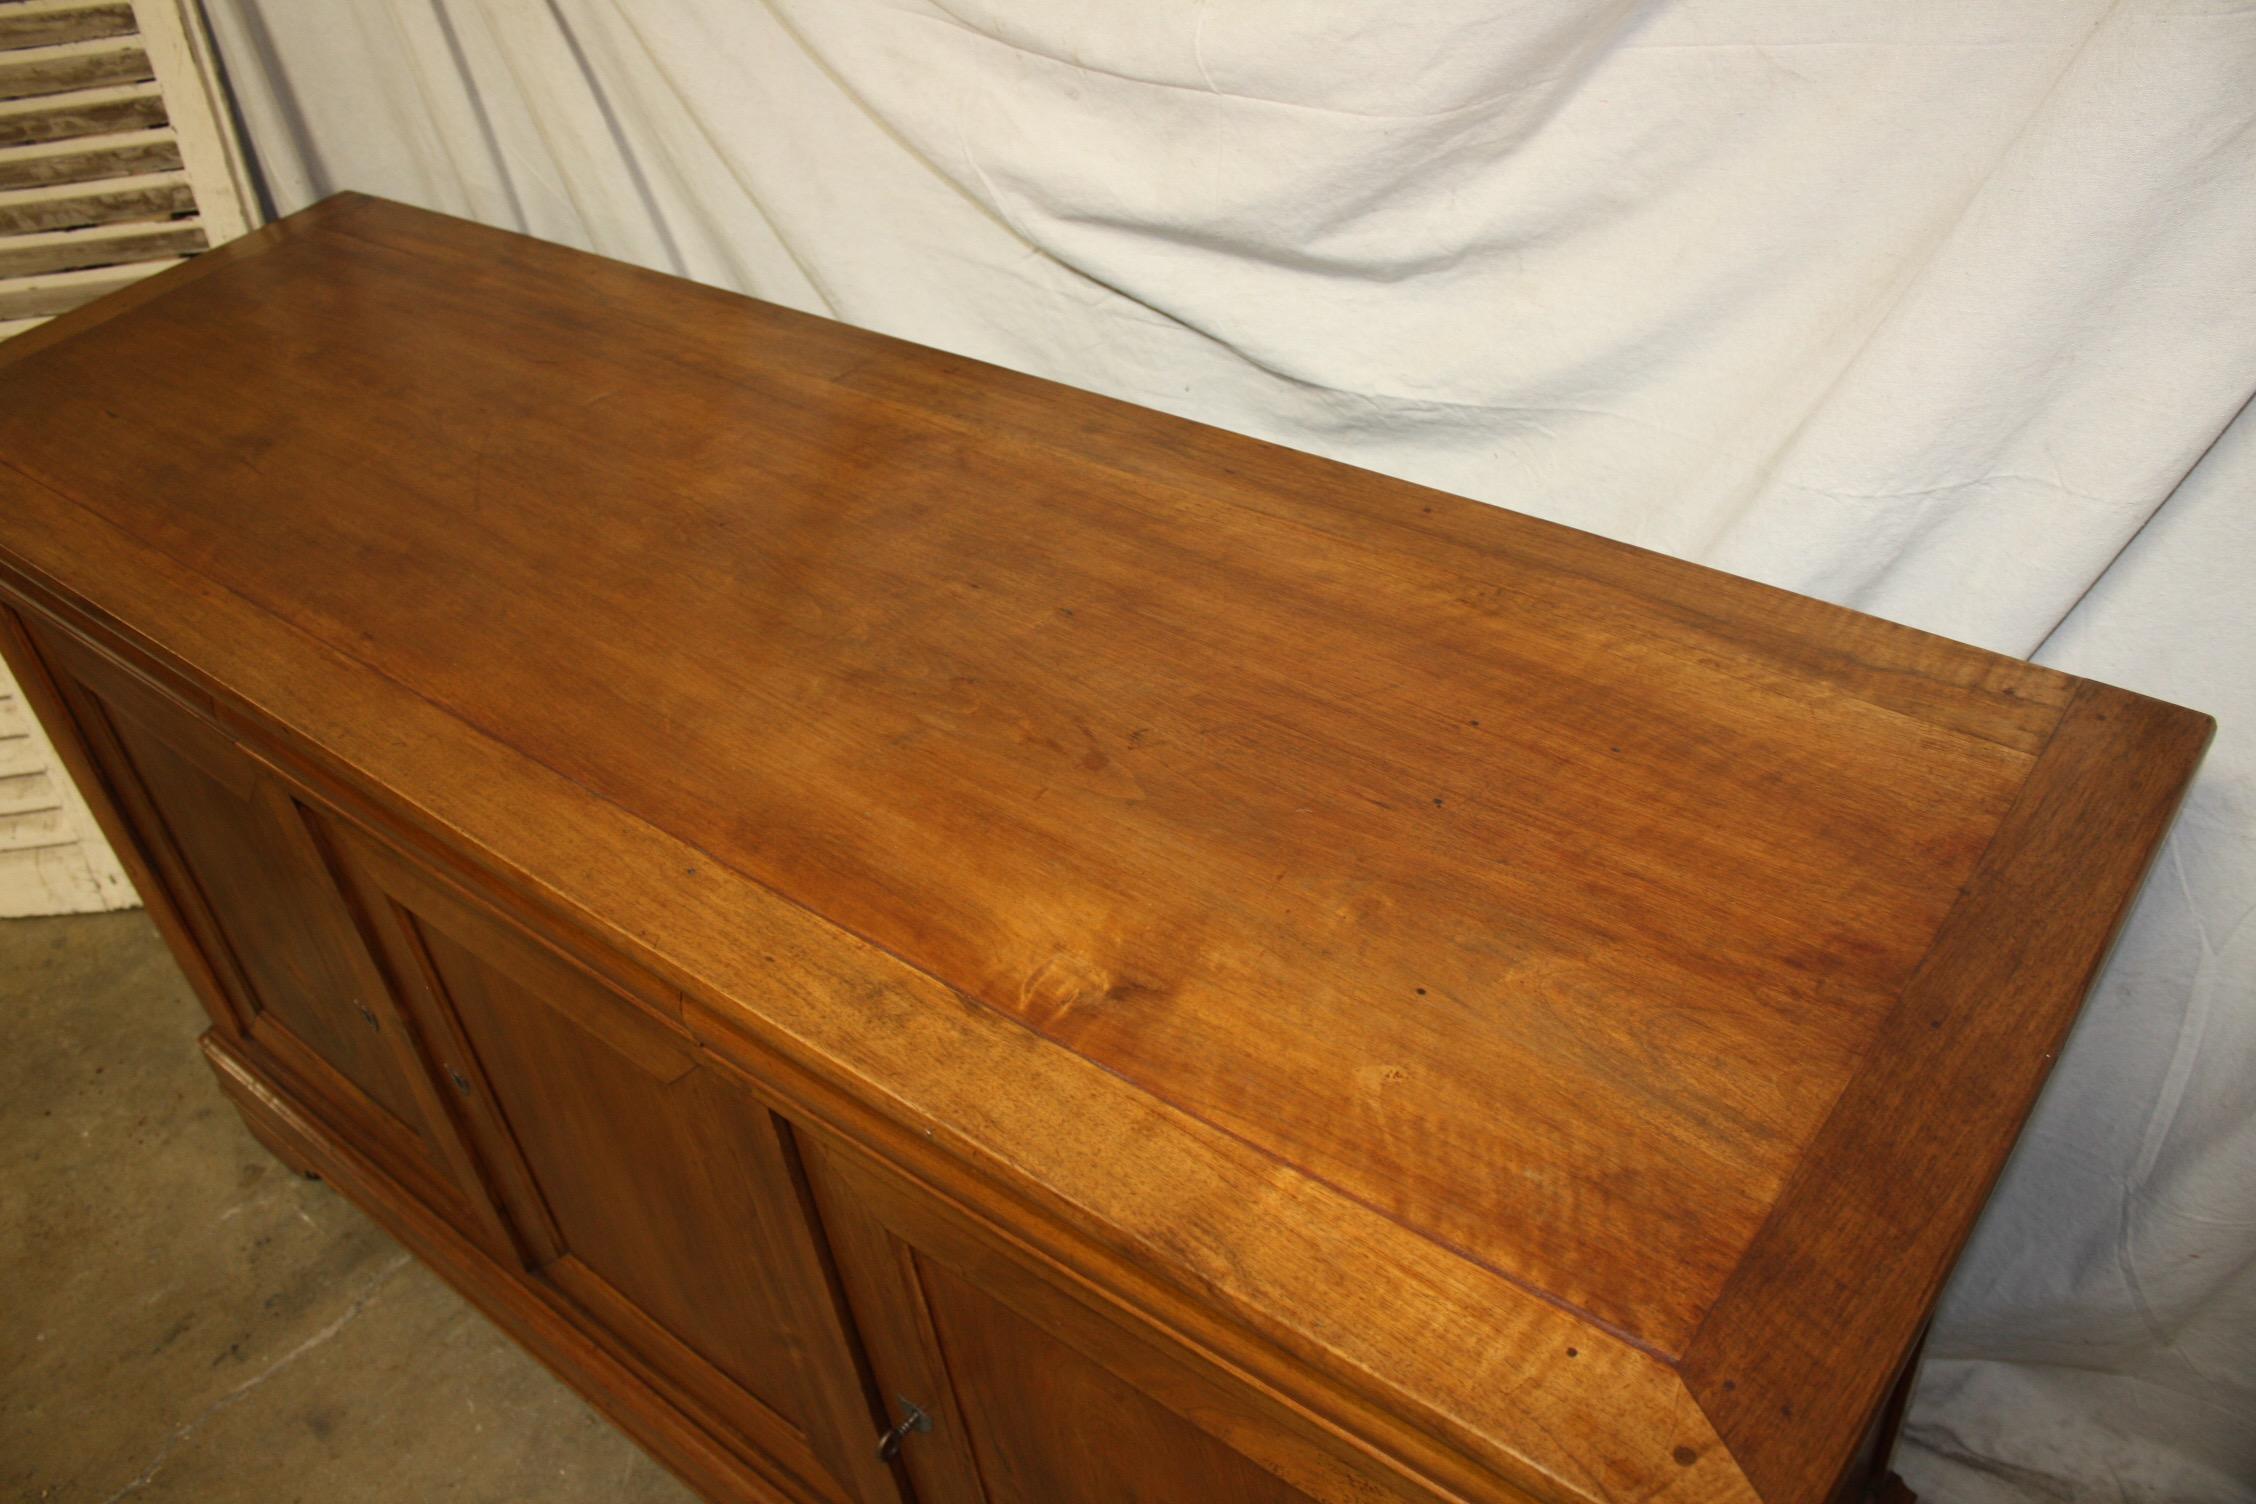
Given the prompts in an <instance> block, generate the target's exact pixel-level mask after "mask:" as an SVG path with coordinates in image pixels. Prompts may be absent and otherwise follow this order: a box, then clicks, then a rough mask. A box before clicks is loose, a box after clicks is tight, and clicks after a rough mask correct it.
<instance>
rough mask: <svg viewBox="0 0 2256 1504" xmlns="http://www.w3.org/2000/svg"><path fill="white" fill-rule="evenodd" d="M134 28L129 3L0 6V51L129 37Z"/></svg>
mask: <svg viewBox="0 0 2256 1504" xmlns="http://www.w3.org/2000/svg"><path fill="white" fill-rule="evenodd" d="M137 30H139V28H138V27H137V26H135V25H134V22H133V7H132V6H131V5H129V4H127V5H120V4H116V3H109V4H100V5H82V4H75V3H72V4H32V5H11V6H8V7H6V8H5V9H0V51H14V50H16V49H18V48H22V47H51V46H53V45H55V44H56V43H58V42H88V41H93V40H96V39H97V38H101V37H129V36H132V35H133V34H134V32H135V31H137Z"/></svg>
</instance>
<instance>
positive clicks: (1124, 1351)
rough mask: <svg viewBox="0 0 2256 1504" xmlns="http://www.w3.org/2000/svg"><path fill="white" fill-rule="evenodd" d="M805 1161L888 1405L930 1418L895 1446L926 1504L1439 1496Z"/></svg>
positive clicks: (854, 1161)
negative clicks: (1318, 1441)
mask: <svg viewBox="0 0 2256 1504" xmlns="http://www.w3.org/2000/svg"><path fill="white" fill-rule="evenodd" d="M806 1162H807V1167H808V1172H809V1175H810V1178H811V1179H812V1182H813V1184H814V1187H815V1190H816V1193H817V1200H818V1203H819V1206H820V1211H821V1215H822V1218H823V1225H824V1230H825V1232H826V1234H827V1235H828V1237H829V1239H830V1244H831V1247H832V1248H833V1249H834V1251H835V1253H836V1256H837V1259H838V1266H839V1273H840V1276H841V1278H842V1280H843V1282H844V1284H845V1287H846V1289H847V1292H848V1295H849V1296H850V1298H851V1300H852V1302H853V1306H854V1313H855V1317H856V1319H857V1321H858V1322H859V1323H860V1325H861V1328H862V1330H863V1331H864V1332H865V1333H867V1334H868V1339H869V1344H870V1359H871V1364H872V1367H873V1368H874V1369H875V1370H876V1373H875V1377H876V1378H877V1380H878V1383H879V1385H880V1387H881V1391H882V1393H883V1394H884V1395H885V1397H886V1399H887V1401H888V1403H889V1404H891V1405H892V1406H893V1407H894V1410H895V1413H896V1414H901V1413H904V1412H905V1411H906V1409H907V1407H908V1406H911V1405H913V1406H915V1407H916V1408H917V1409H918V1410H921V1411H923V1412H925V1413H926V1414H928V1415H929V1416H930V1418H931V1425H930V1428H929V1429H928V1430H920V1431H917V1432H914V1433H912V1434H911V1435H909V1436H908V1437H907V1438H906V1440H905V1442H904V1444H903V1448H902V1461H903V1463H904V1464H905V1465H906V1467H907V1469H908V1471H909V1474H910V1477H911V1479H912V1480H913V1481H914V1484H915V1487H916V1493H917V1497H918V1499H919V1500H921V1501H924V1504H1203V1501H1206V1500H1213V1499H1228V1500H1231V1501H1232V1504H1311V1501H1313V1500H1323V1501H1346V1500H1354V1501H1359V1504H1376V1501H1380V1500H1395V1499H1419V1500H1427V1499H1430V1498H1431V1497H1432V1496H1431V1495H1430V1494H1429V1493H1427V1492H1426V1491H1424V1490H1422V1489H1419V1488H1416V1487H1410V1486H1406V1485H1405V1484H1404V1483H1403V1481H1402V1480H1401V1479H1400V1478H1399V1476H1397V1477H1393V1478H1380V1477H1376V1476H1374V1475H1373V1474H1372V1473H1371V1472H1370V1471H1369V1470H1368V1462H1367V1459H1356V1460H1350V1459H1344V1458H1343V1456H1342V1455H1338V1454H1328V1453H1327V1452H1326V1451H1325V1450H1324V1449H1323V1448H1322V1447H1320V1446H1316V1445H1312V1444H1310V1443H1309V1442H1308V1441H1307V1440H1306V1439H1305V1438H1303V1437H1300V1436H1296V1435H1295V1434H1293V1433H1292V1432H1291V1431H1290V1429H1289V1428H1287V1427H1284V1426H1281V1425H1279V1424H1277V1421H1278V1417H1277V1416H1276V1415H1275V1414H1274V1413H1265V1407H1264V1406H1263V1404H1262V1403H1261V1402H1260V1401H1259V1400H1257V1399H1256V1398H1255V1397H1254V1396H1252V1395H1250V1394H1249V1393H1247V1392H1246V1391H1245V1390H1244V1389H1243V1387H1242V1386H1240V1385H1238V1384H1235V1383H1232V1382H1229V1381H1227V1380H1224V1379H1222V1378H1221V1377H1220V1376H1218V1375H1216V1374H1214V1373H1213V1372H1211V1371H1201V1370H1200V1368H1199V1367H1198V1366H1197V1365H1195V1364H1193V1363H1191V1362H1187V1361H1186V1360H1185V1359H1184V1357H1183V1356H1182V1355H1181V1354H1180V1353H1177V1352H1171V1351H1167V1350H1165V1344H1164V1343H1163V1342H1162V1341H1161V1340H1160V1339H1158V1338H1157V1336H1156V1334H1152V1333H1148V1332H1146V1333H1138V1332H1136V1331H1133V1330H1131V1329H1130V1328H1129V1327H1127V1326H1125V1325H1120V1324H1116V1323H1115V1322H1114V1321H1113V1320H1112V1319H1111V1318H1109V1317H1105V1316H1100V1315H1097V1314H1096V1313H1095V1312H1093V1311H1092V1310H1091V1309H1090V1308H1089V1307H1087V1306H1086V1305H1084V1304H1082V1303H1081V1302H1080V1301H1079V1300H1078V1299H1077V1297H1075V1296H1073V1295H1071V1294H1068V1293H1066V1291H1065V1290H1064V1288H1062V1286H1061V1285H1059V1284H1053V1283H1051V1282H1049V1281H1047V1280H1045V1279H1042V1278H1039V1277H1037V1276H1035V1275H1033V1274H1031V1273H1030V1272H1028V1270H1027V1268H1026V1267H1025V1266H1024V1265H1022V1264H1020V1263H1018V1262H1016V1261H1015V1260H1014V1258H1013V1257H1012V1256H1011V1255H1009V1254H1007V1253H1005V1252H1003V1251H1001V1249H1000V1248H998V1247H997V1246H996V1245H993V1244H990V1243H988V1242H986V1241H985V1240H984V1239H983V1238H982V1237H981V1236H980V1235H979V1234H977V1233H976V1232H975V1231H973V1230H972V1229H971V1227H970V1225H969V1224H968V1223H964V1222H962V1221H960V1220H959V1219H958V1218H957V1217H956V1216H955V1215H954V1214H952V1213H950V1212H948V1211H946V1210H944V1209H943V1208H942V1207H941V1206H940V1204H939V1203H937V1202H936V1201H933V1200H931V1199H930V1198H927V1197H924V1196H922V1195H921V1194H920V1193H918V1192H916V1191H914V1190H913V1189H911V1188H909V1187H907V1186H906V1184H905V1183H904V1182H901V1181H898V1180H896V1179H894V1178H893V1177H892V1176H891V1175H890V1174H886V1173H881V1172H878V1171H876V1170H874V1169H873V1168H872V1167H871V1166H870V1165H868V1164H866V1163H864V1162H862V1161H861V1160H860V1158H859V1157H858V1156H856V1155H854V1154H852V1153H851V1152H841V1151H839V1150H836V1149H834V1148H832V1147H831V1146H830V1145H829V1144H827V1143H824V1144H819V1145H815V1146H811V1147H809V1148H808V1150H807V1151H806Z"/></svg>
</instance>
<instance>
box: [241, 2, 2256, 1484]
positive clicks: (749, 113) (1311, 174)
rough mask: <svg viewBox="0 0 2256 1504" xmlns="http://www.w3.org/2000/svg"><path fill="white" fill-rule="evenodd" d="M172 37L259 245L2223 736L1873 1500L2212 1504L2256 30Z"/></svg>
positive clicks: (1706, 11) (435, 8)
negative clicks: (1788, 606) (1163, 456)
mask: <svg viewBox="0 0 2256 1504" xmlns="http://www.w3.org/2000/svg"><path fill="white" fill-rule="evenodd" d="M209 8H210V11H211V15H212V20H213V23H214V27H215V30H216V31H217V33H218V36H219V39H220V42H221V46H222V52H223V55H224V58H225V60H226V63H227V66H228V68H229V70H230V72H231V75H232V78H233V82H234V84H235V86H236V88H237V90H238V91H239V94H240V98H241V103H242V108H243V113H244V116H245V119H246V121H247V124H248V128H249V134H250V136H251V138H252V141H253V143H254V144H255V147H256V150H257V151H258V153H259V155H260V157H261V159H262V160H263V162H264V165H265V167H266V169H267V171H268V173H269V175H270V177H271V180H272V183H273V186H274V190H275V196H276V198H277V200H278V203H279V206H280V207H281V208H282V209H284V210H288V209H293V208H296V207H299V206H301V205H303V204H305V203H307V202H309V201H310V200H312V199H313V198H315V197H317V196H319V195H320V194H322V193H325V192H327V191H329V190H331V189H336V188H347V187H350V188H360V189H366V190H369V191H372V192H376V193H382V194H386V195H389V196H392V197H395V198H401V199H405V200H409V201H411V202H415V203H420V204H425V205H428V206H430V207H433V208H437V209H443V210H447V211H450V212H453V213H457V214H464V215H469V216H471V217H474V218H477V219H482V220H486V221H489V222H491V223H495V224H500V225H505V226H509V227H512V228H517V229H524V230H529V231H530V232H532V233H533V234H536V235H541V236H545V237H548V238H550V239H554V240H561V241H565V242H569V243H572V244H576V245H581V246H587V247H592V248H594V249H596V250H599V251H603V252H606V253H608V254H610V255H613V256H618V257H623V258H625V259H627V260H630V261H636V262H640V263H643V264H645V265H648V266H653V267H657V268H660V269H663V270H668V271H674V272H679V273H682V274H684V275H687V276H690V277H695V278H697V279H699V280H702V281H706V282H712V283H718V284H721V285H724V286H729V287H735V288H739V289H742V290H744V291H746V292H750V293H754V294H756V295H758V296H760V297H764V298H769V299H773V300H775V301H778V302H783V303H789V304H793V305H795V306H798V307H801V308H807V309H811V310H814V311H817V312H821V313H826V314H830V315H832V316H835V317H838V318H841V319H845V320H848V321H850V322H853V323H856V324H862V325H866V326H869V327H871V328H876V329H882V330H885V331H888V332H890V333H894V334H899V335H904V336H907V337H908V338H911V339H916V340H921V341H924V342H926V343H928V344H933V345H938V346H941V347H943V348H946V349H950V350H956V351H961V352H965V353H968V354H971V355H976V356H981V357H984V358H986V359H989V360H993V361H998V362H1001V363H1002V364H1005V365H1009V366H1015V367H1018V368H1020V369H1023V370H1029V371H1034V372H1038V373H1040V374H1042V375H1045V376H1050V377H1055V378H1057V379H1059V380H1062V381H1067V382H1071V383H1074V384H1076V385H1080V386H1084V387H1091V388H1095V389H1097V390H1101V391H1105V392H1110V393H1114V394H1116V395H1119V396H1123V397H1127V398H1130V399H1133V400H1135V401H1137V402H1141V403H1145V404H1148V405H1151V406H1155V407H1162V408H1169V409H1172V410H1175V411H1178V412H1182V413H1187V414H1190V415H1192V416H1194V417H1198V418H1201V419H1204V420H1206V421H1208V422H1212V423H1218V424H1221V425H1223V426H1225V427H1230V428H1235V429H1240V430H1243V431H1245V432H1249V433H1255V434H1260V435H1262V436H1264V437H1268V438H1272V439H1277V440H1280V441H1282V442H1284V443H1287V444H1291V445H1295V446H1297V447H1300V448H1303V449H1309V450H1315V451H1318V452H1321V453H1325V454H1330V455H1334V456H1337V457H1339V458H1341V459H1345V460H1349V461H1353V462H1355V463H1357V464H1361V465H1366V466H1369V467H1372V468H1375V469H1380V470H1386V471H1391V472H1394V473H1396V474H1400V475H1404V476H1409V477H1412V478H1414V479H1417V480H1420V481H1424V482H1427V483H1429V484H1433V485H1437V486H1442V487H1445V488H1448V489H1450V490H1454V491H1459V492H1463V493H1466V494H1469V495H1472V496H1476V497H1480V498H1483V499H1485V500H1489V501H1493V502H1496V503H1499V504H1501V505H1504V506H1509V507H1513V508H1516V509H1519V510H1521V511H1526V512H1533V513H1538V514H1541V515H1543V516H1547V517H1552V518H1557V519H1559V520H1562V521H1565V522H1569V523H1573V524H1575V525H1577V526H1580V527H1584V528H1588V529H1592V530H1594V531H1597V532H1600V533H1605V534H1608V535H1611V536H1614V537H1618V538H1624V539H1628V540H1631V541H1633V542H1637V543H1641V544H1645V545H1648V546H1651V547H1655V548H1660V549H1664V550H1667V551H1670V552H1673V553H1677V554H1681V555H1685V556H1688V557H1691V558H1696V559H1699V560H1702V561H1704V562H1706V563H1710V564H1715V565H1719V566H1721V567H1723V568H1726V569H1730V570H1734V571H1737V572H1739V573H1743V574H1749V575H1754V576H1756V577H1759V578H1762V579H1766V580H1771V581H1775V582H1777V583H1779V584H1783V585H1786V586H1790V587H1792V588H1794V589H1796V590H1801V591H1805V592H1808V593H1811V594H1815V595H1819V596H1823V597H1826V598H1828V599H1831V600H1836V601H1841V602H1845V603H1847V604H1850V605H1854V606H1857V607H1860V608H1862V609H1864V610H1868V611H1874V612H1878V613H1880V614H1882V615H1885V616H1890V617H1894V618H1896V619H1898V620H1901V621H1906V622H1910V623H1912V624H1914V625H1916V626H1921V627H1925V628H1928V629H1931V630H1934V631H1939V632H1943V633H1946V634H1949V635H1951V636H1954V637H1959V638H1963V639H1966V640H1968V641H1972V642H1976V643H1980V644H1982V645H1984V646H1987V647H1990V648H1995V649H1998V650H2000V651H2003V652H2007V653H2013V654H2020V655H2031V654H2034V655H2036V656H2038V657H2040V658H2042V659H2043V660H2044V661H2046V662H2049V663H2054V664H2057V665H2058V666H2060V667H2062V668H2065V669H2069V670H2072V671H2074V672H2077V673H2081V674H2088V675H2092V676H2095V677H2098V678H2102V679H2106V680H2110V681H2112V682H2115V683H2119V684H2123V685H2126V686H2129V687H2131V688H2135V689H2139V690H2142V691H2145V692H2148V693H2152V694H2156V695H2160V696H2163V697H2166V698H2170V699H2175V700H2180V701H2183V702H2185V703H2188V704H2191V705H2194V706H2196V707H2198V708H2201V709H2205V710H2208V711H2210V712H2212V713H2214V714H2216V715H2217V716H2218V717H2219V718H2220V720H2221V722H2222V730H2221V732H2220V734H2219V738H2218V741H2217V743H2216V746H2215V748H2214V750H2213V751H2212V753H2211V755H2210V759H2209V763H2208V765H2207V767H2206V769H2205V771H2204V773H2203V775H2202V778H2201V780H2200V782H2199V784H2198V785H2197V787H2196V788H2195V791H2194V792H2193V794H2192V796H2191V799H2190V802H2189V804H2188V807H2187V809H2186V811H2185V814H2184V817H2183V819H2182V821H2181V824H2180V827H2179V829H2178V831H2177V833H2176V834H2175V836H2174V837H2173V838H2172V840H2171V841H2170V844H2169V846H2168V848H2167V850H2166V851H2165V852H2164V854H2163V856H2162V858H2161V861H2160V864H2159V867H2158V869H2157V872H2156V875H2155V878H2154V880H2153V881H2152V882H2151V883H2150V885H2149V888H2148V892H2147V894H2146V896H2145V898H2144V900H2143V902H2142V904H2141V906H2140V908H2139V910H2138V912H2137V915H2136V918H2135V920H2134V921H2133V923H2132V926H2131V928H2130V931H2129V933H2128V935H2127V937H2126V938H2125V940H2124V941H2123V944H2122V946H2121V948H2120V949H2119V951H2118V953H2117V956H2116V958H2115V961H2114V963H2113V965H2112V967H2111V969H2110V971H2109V972H2108V975H2107V977H2106V980H2105V982H2104V984H2103V986H2102V987H2101V989H2100V991H2099V993H2098V994H2097V995H2096V996H2095V998H2094V1000H2093V1002H2092V1003H2091V1005H2090V1007H2089V1009H2088V1010H2087V1013H2086V1015H2085V1018H2084V1021H2083V1022H2082V1024H2081V1025H2080V1027H2079V1028H2078V1031H2077V1033H2076V1035H2075V1038H2074V1040H2073V1043H2072V1045H2071V1046H2070V1048H2069V1050H2068V1052H2067V1053H2066V1055H2065V1056H2064V1058H2063V1059H2062V1061H2061V1063H2060V1066H2059V1069H2058V1072H2057V1074H2056V1077H2055V1080H2054V1083H2053V1085H2052V1087H2051V1088H2050V1090H2049V1091H2048V1093H2047V1094H2046V1097H2045V1099H2044V1101H2043V1103H2042V1105H2041V1106H2040V1108H2039V1110H2038V1115H2037V1118H2036V1120H2035V1122H2034V1124H2033V1126H2032V1127H2031V1129H2030V1131H2029V1133H2028V1135H2027V1137H2026V1138H2025V1140H2024V1142H2023V1145H2022V1148H2021V1150H2020V1152H2019V1153H2018V1155H2017V1157H2016V1159H2015V1161H2014V1163H2013V1165H2012V1167H2011V1169H2010V1170H2009V1172H2008V1174H2007V1177H2006V1180H2005V1182H2004V1184H2003V1186H2002V1188H2001V1190H2000V1192H1999V1194H1998V1196H1997V1199H1996V1201H1995V1203H1994V1204H1993V1206H1992V1208H1991V1210H1990V1212H1989V1214H1988V1216H1987V1217H1986V1219H1985V1221H1984V1222H1983V1224H1982V1227H1981V1229H1980V1231H1979V1232H1978V1234H1977V1236H1976V1238H1975V1241H1974V1244H1973V1247H1972V1249H1971V1251H1970V1253H1969V1255H1968V1257H1967V1259H1966V1261H1965V1263H1964V1265H1963V1266H1962V1268H1961V1270H1960V1273H1959V1275H1958V1278H1957V1280H1956V1281H1955V1283H1954V1284H1953V1285H1952V1287H1951V1289H1950V1291H1949V1293H1948V1295H1947V1298H1946V1300H1945V1303H1944V1309H1943V1314H1942V1317H1941V1319H1940V1321H1939V1322H1938V1325H1937V1327H1936V1330H1935V1334H1934V1338H1933V1341H1932V1344H1931V1347H1930V1352H1931V1354H1932V1355H1933V1359H1934V1361H1932V1362H1931V1363H1930V1364H1929V1366H1928V1371H1927V1377H1926V1380H1925V1382H1924V1383H1923V1385H1922V1388H1921V1390H1920V1394H1919V1397H1918V1400H1917V1403H1916V1405H1915V1409H1914V1414H1913V1420H1912V1426H1911V1446H1910V1449H1909V1451H1908V1452H1907V1455H1906V1456H1905V1459H1904V1463H1903V1466H1904V1470H1905V1472H1906V1473H1907V1475H1908V1476H1910V1477H1911V1479H1912V1481H1913V1482H1914V1484H1915V1485H1917V1486H1920V1487H1921V1489H1922V1492H1926V1491H1927V1490H1930V1489H1931V1490H1933V1495H1934V1497H1935V1498H1937V1499H1939V1500H1969V1501H1976V1504H1980V1501H1986V1500H1998V1501H2003V1500H2036V1499H2060V1498H2104V1499H2124V1500H2131V1499H2136V1500H2157V1501H2160V1500H2171V1501H2206V1500H2226V1499H2234V1500H2250V1499H2256V1111H2252V1102H2256V1095H2252V1093H2256V1088H2252V1085H2251V1083H2252V1082H2256V926H2252V925H2251V924H2250V923H2249V922H2248V921H2249V915H2250V913H2251V912H2252V911H2256V788H2252V783H2256V673H2252V670H2251V653H2250V645H2251V641H2252V639H2256V521H2252V517H2251V506H2250V502H2251V497H2252V496H2256V419H2243V418H2240V416H2239V415H2240V414H2241V412H2242V409H2243V407H2244V405H2245V404H2246V403H2247V400H2248V398H2249V396H2250V394H2251V390H2252V388H2256V6H2251V5H2250V4H2247V3H2235V0H2182V3H2167V0H2119V3H2113V4H2110V3H2106V0H1890V3H1888V4H1884V5H1883V4H1849V3H1844V0H1830V3H1828V0H1660V3H1645V4H1639V3H1631V0H1581V3H1568V0H1524V3H1520V4H1499V3H1497V0H1426V3H1423V4H1416V5H1407V4H1399V3H1396V4H1382V3H1377V0H1364V3H1353V0H1293V3H1285V0H1137V3H1135V4H1113V5H1099V4H1094V3H1090V0H891V3H884V4H879V3H872V0H324V3H321V4H314V3H310V0H209Z"/></svg>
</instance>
